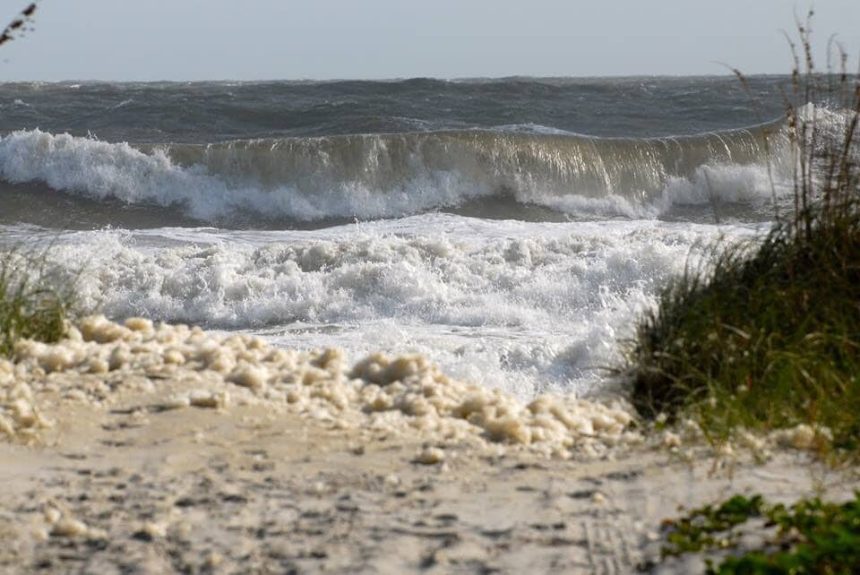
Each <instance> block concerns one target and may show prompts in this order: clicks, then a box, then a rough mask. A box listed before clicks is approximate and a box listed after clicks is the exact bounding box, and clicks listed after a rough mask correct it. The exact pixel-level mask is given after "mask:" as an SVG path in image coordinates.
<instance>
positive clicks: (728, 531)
mask: <svg viewBox="0 0 860 575" xmlns="http://www.w3.org/2000/svg"><path fill="white" fill-rule="evenodd" d="M756 519H760V520H762V522H763V523H762V525H760V526H757V527H756V528H757V529H758V530H760V531H762V530H763V531H765V532H767V534H768V536H767V537H765V539H764V542H763V543H762V544H761V545H760V546H756V547H755V548H752V549H739V543H738V542H739V540H740V537H739V535H740V534H739V529H740V528H741V527H743V526H745V525H747V524H748V523H749V522H750V521H752V520H756ZM663 530H664V533H665V538H666V545H665V546H664V547H663V550H662V558H663V559H665V558H667V557H673V556H680V555H684V554H688V553H702V552H704V553H713V552H715V551H716V552H722V553H723V554H725V553H726V552H729V554H728V555H725V556H724V557H722V558H721V559H716V560H715V559H714V558H709V559H708V560H707V565H708V568H707V572H708V573H713V574H720V575H733V574H749V575H753V574H768V575H777V574H786V575H788V574H797V575H801V574H810V575H818V574H821V575H825V574H826V575H837V574H839V575H842V574H844V575H850V574H854V573H858V572H860V492H858V493H856V494H855V496H854V499H852V500H850V501H847V502H846V503H843V504H836V503H829V502H824V501H822V500H821V499H818V498H815V499H805V500H801V501H799V502H797V503H795V504H793V505H791V506H785V505H782V504H776V505H771V504H768V503H766V502H765V501H764V499H763V498H762V497H761V496H759V495H755V496H752V497H744V496H741V495H736V496H734V497H732V498H730V499H728V500H726V501H725V502H723V503H721V504H719V505H716V506H710V505H709V506H706V507H702V508H699V509H695V510H693V511H691V512H690V513H689V514H687V515H685V516H684V517H682V518H680V519H676V520H671V521H666V522H664V524H663Z"/></svg>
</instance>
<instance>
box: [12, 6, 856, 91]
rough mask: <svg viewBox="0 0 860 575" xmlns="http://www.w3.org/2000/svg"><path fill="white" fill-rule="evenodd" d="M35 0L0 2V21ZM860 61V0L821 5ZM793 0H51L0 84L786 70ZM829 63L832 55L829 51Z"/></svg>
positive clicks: (819, 18) (824, 30)
mask: <svg viewBox="0 0 860 575" xmlns="http://www.w3.org/2000/svg"><path fill="white" fill-rule="evenodd" d="M26 4H27V0H0V6H2V8H0V16H2V17H3V18H4V20H3V25H5V23H6V22H8V21H9V20H11V19H12V18H13V17H14V15H15V13H16V12H17V10H20V9H21V8H23V7H24V6H25V5H26ZM814 6H815V9H816V19H815V21H814V29H815V31H816V38H817V42H816V44H817V45H819V46H820V47H821V50H820V52H821V53H822V54H823V52H824V50H823V46H825V45H826V44H827V39H828V38H829V36H830V35H831V34H836V35H837V38H838V39H839V40H840V41H841V42H842V43H843V44H844V45H845V47H846V48H847V50H848V51H849V53H850V55H851V56H852V59H853V61H854V62H855V63H856V61H857V55H858V53H860V0H820V1H818V2H816V3H815V4H814ZM807 7H808V4H806V3H801V2H795V1H793V0H710V1H704V0H588V1H578V0H516V1H515V0H424V1H421V2H416V1H412V0H244V1H239V0H134V1H133V0H42V1H41V2H40V7H39V11H38V13H37V16H36V21H35V28H36V29H35V30H34V31H33V32H31V33H29V34H27V35H26V37H24V38H21V39H18V40H16V41H14V42H12V43H10V44H7V45H5V46H3V47H0V81H12V80H49V81H53V80H147V81H148V80H266V79H345V78H367V79H382V78H403V77H419V76H421V77H438V78H458V77H498V76H511V75H524V76H618V75H664V74H665V75H692V74H695V75H698V74H725V73H726V68H725V67H723V66H721V65H720V64H718V62H725V63H727V64H730V65H732V66H736V67H738V68H741V69H742V70H743V71H745V72H746V73H749V74H755V73H786V72H788V71H789V68H790V65H791V60H790V56H789V51H788V48H787V43H786V41H785V39H784V38H783V36H782V33H781V30H792V29H793V27H794V14H795V10H797V11H798V12H799V13H800V14H801V15H803V14H804V13H805V11H806V9H807ZM819 60H820V62H821V64H822V66H823V65H824V63H825V62H824V57H823V56H821V55H820V56H819Z"/></svg>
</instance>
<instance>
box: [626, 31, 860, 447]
mask: <svg viewBox="0 0 860 575" xmlns="http://www.w3.org/2000/svg"><path fill="white" fill-rule="evenodd" d="M798 32H799V42H797V46H799V48H796V47H795V44H792V52H793V54H794V56H795V58H794V62H795V66H794V70H793V74H792V83H791V89H790V90H789V91H788V92H787V93H786V95H785V101H786V117H785V127H784V130H785V134H787V138H788V140H789V146H790V150H791V153H792V155H793V158H792V159H793V163H794V169H795V172H794V179H793V181H794V193H793V207H792V208H791V210H790V213H788V214H778V216H777V219H776V222H775V224H774V226H773V228H772V229H771V230H770V232H769V233H767V234H766V235H765V236H764V237H763V238H758V239H756V240H754V241H752V242H748V243H745V244H735V245H716V246H712V248H711V255H712V257H711V258H710V259H709V263H708V265H707V266H705V267H704V268H702V267H697V268H690V269H688V270H687V271H686V272H685V273H684V274H683V275H682V276H681V277H679V278H677V279H676V280H675V281H673V282H672V283H671V284H670V285H669V286H667V287H666V288H665V289H664V290H663V291H662V293H661V294H660V297H659V305H658V306H657V308H656V309H654V310H653V311H652V312H650V313H649V314H647V315H646V316H645V317H644V318H643V319H642V320H641V322H640V324H639V326H638V330H637V333H636V338H635V340H634V342H633V343H632V345H631V346H630V349H629V350H628V356H627V357H628V365H627V369H628V372H629V373H630V375H631V378H632V390H633V399H634V404H635V405H636V407H637V408H638V409H639V411H640V412H641V413H642V414H643V415H644V416H646V417H651V416H655V415H657V414H660V413H664V414H666V415H669V416H670V417H675V416H678V415H681V414H683V415H685V416H692V417H694V418H695V419H697V420H698V421H699V423H700V424H701V427H702V429H703V430H704V432H705V433H706V434H707V435H708V436H709V437H710V438H711V439H712V440H714V441H725V440H729V439H731V437H732V435H733V433H734V432H735V431H736V430H737V429H738V428H740V427H743V428H749V429H755V430H761V431H768V430H773V429H777V428H783V427H789V426H795V425H799V424H806V425H809V426H811V427H812V428H813V429H815V430H817V442H818V444H819V446H820V447H822V448H823V449H827V450H829V449H830V448H836V449H838V450H841V451H842V452H843V453H849V454H853V455H857V454H860V165H858V158H860V143H858V137H860V134H858V117H860V80H858V75H857V74H849V73H848V71H847V69H846V65H847V58H846V57H845V54H844V53H843V52H841V51H838V54H839V64H838V69H836V70H834V69H833V68H832V67H830V66H828V69H827V70H826V71H824V72H821V73H820V72H819V71H818V70H816V69H815V66H814V63H813V58H812V49H811V42H810V28H809V26H808V21H807V23H805V24H803V25H799V26H798Z"/></svg>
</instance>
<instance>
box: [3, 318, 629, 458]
mask: <svg viewBox="0 0 860 575" xmlns="http://www.w3.org/2000/svg"><path fill="white" fill-rule="evenodd" d="M0 384H2V386H0V431H3V432H4V433H6V435H12V436H14V435H17V434H18V433H19V430H20V429H26V428H38V427H39V425H40V420H39V415H38V413H39V412H38V410H37V409H36V408H35V404H34V403H33V402H32V398H33V396H34V392H41V391H51V390H55V391H56V390H57V389H58V388H61V389H62V396H63V397H65V398H70V399H71V398H74V400H76V401H88V402H90V403H92V404H93V405H97V406H98V405H109V404H111V403H112V402H115V401H117V400H118V397H119V396H120V394H121V393H122V392H123V391H124V390H127V389H128V390H132V391H144V392H155V393H156V394H159V395H163V397H164V399H163V400H162V401H161V402H160V407H161V408H162V409H184V408H203V409H219V410H224V409H227V408H228V407H229V406H230V405H232V404H257V405H265V406H268V407H270V408H271V409H273V410H275V411H291V412H295V413H299V414H301V415H303V416H305V417H309V418H314V419H318V420H322V421H326V422H329V423H331V424H332V425H333V427H335V428H339V429H353V430H358V431H359V432H360V433H361V434H363V435H366V436H373V435H380V436H386V435H396V434H413V435H416V436H417V437H419V438H421V439H423V440H425V441H428V442H430V443H432V442H436V443H445V442H463V441H466V442H477V443H479V444H484V445H492V444H504V445H508V446H512V447H516V448H526V449H529V450H534V451H538V452H541V453H544V454H546V455H548V456H556V457H567V456H569V455H570V454H571V452H572V451H575V450H577V449H578V448H582V451H583V452H585V453H595V452H600V451H601V450H605V448H606V447H608V446H612V445H618V444H623V443H634V442H638V441H640V440H641V438H640V437H639V436H638V434H636V433H634V432H631V431H630V424H631V422H632V416H631V414H630V412H629V411H628V410H627V409H625V408H624V407H623V406H622V405H619V404H613V405H607V404H604V403H599V402H593V401H586V400H580V399H577V398H575V397H573V396H565V395H543V396H540V397H538V398H536V399H534V400H532V401H530V402H523V401H522V400H520V399H518V398H517V397H515V396H513V395H511V394H508V393H505V392H503V391H501V390H498V389H491V388H488V387H483V386H478V385H475V384H471V383H467V382H462V381H458V380H455V379H452V378H450V377H448V376H447V375H445V374H444V373H442V372H441V371H440V370H439V368H438V367H437V366H436V365H434V364H433V363H432V362H431V361H429V360H428V359H427V358H426V357H424V356H421V355H402V356H399V357H388V356H386V355H384V354H382V353H376V354H372V355H370V356H368V357H367V358H365V359H363V360H361V361H359V362H358V363H356V364H355V365H354V366H352V367H350V366H349V364H348V362H347V361H346V358H345V357H344V354H343V352H342V351H341V350H338V349H326V350H321V351H311V352H304V351H297V350H288V349H277V348H272V347H270V346H269V345H268V344H267V343H266V342H265V341H264V340H262V339H260V338H257V337H252V336H248V335H229V336H224V335H217V334H211V333H207V332H204V331H203V330H200V329H199V328H189V327H188V326H185V325H168V324H158V325H155V324H153V323H152V322H151V321H149V320H146V319H142V318H131V319H128V320H126V321H125V322H124V324H118V323H114V322H111V321H110V320H108V319H107V318H105V317H104V316H92V317H88V318H85V319H84V320H82V321H81V322H80V324H79V325H78V326H77V327H72V326H70V328H69V337H67V338H66V339H64V340H62V341H60V342H58V343H56V344H44V343H38V342H33V341H22V342H19V343H18V345H16V347H15V350H14V356H13V361H12V362H10V361H5V360H0ZM189 388H190V391H189ZM16 389H17V390H18V391H14V390H16ZM37 394H38V393H36V395H37ZM28 410H29V411H28ZM10 430H11V431H10ZM433 454H434V456H435V455H437V454H436V452H433ZM428 458H429V456H428Z"/></svg>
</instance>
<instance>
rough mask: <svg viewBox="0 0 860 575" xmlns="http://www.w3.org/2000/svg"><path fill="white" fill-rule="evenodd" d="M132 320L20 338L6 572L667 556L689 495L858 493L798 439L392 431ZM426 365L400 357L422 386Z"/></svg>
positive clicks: (245, 569) (477, 564) (5, 452)
mask: <svg viewBox="0 0 860 575" xmlns="http://www.w3.org/2000/svg"><path fill="white" fill-rule="evenodd" d="M127 325H130V326H132V328H134V329H130V328H128V327H125V326H120V325H117V324H113V323H110V322H107V321H103V320H102V319H99V318H97V319H95V320H93V321H91V322H90V323H89V324H86V323H85V325H84V326H83V329H82V330H81V331H82V332H83V335H84V336H86V337H83V336H82V337H80V338H79V339H72V340H66V341H64V342H61V343H60V344H58V345H56V346H37V347H36V348H32V347H27V345H22V346H19V350H18V353H19V359H18V361H17V362H16V363H15V364H8V365H7V368H9V367H10V366H11V371H12V372H13V373H14V374H16V377H17V381H18V383H19V384H20V382H22V381H26V382H28V383H27V387H28V388H29V395H28V398H27V399H23V396H24V395H27V393H26V392H24V391H22V389H21V386H20V385H17V386H15V385H9V384H8V382H9V381H12V380H11V379H10V378H7V380H6V381H7V384H6V385H5V386H4V388H3V389H4V393H5V394H6V395H5V396H4V401H5V403H4V404H3V407H2V410H0V411H2V413H3V414H5V415H4V417H5V418H6V420H7V427H12V426H15V425H17V427H16V430H17V431H16V433H15V435H14V436H11V435H10V434H9V433H6V434H5V436H4V437H5V440H4V442H3V443H0V462H2V465H0V480H2V482H3V485H4V489H3V491H2V494H0V508H2V514H0V538H2V540H3V544H2V545H0V549H2V551H0V571H2V572H4V573H28V572H33V573H35V572H47V573H170V572H179V573H318V572H319V573H323V572H324V573H525V572H528V573H630V572H634V571H636V569H637V568H649V566H651V565H653V563H654V562H655V561H656V560H657V559H658V558H659V550H660V541H659V538H660V535H659V529H660V524H661V521H662V520H664V519H666V518H670V517H674V516H676V515H677V514H678V510H679V507H680V506H684V507H687V508H689V507H694V506H698V505H702V504H707V503H713V502H715V501H717V500H719V499H720V498H722V497H725V496H727V495H730V494H735V493H745V494H749V493H762V494H765V495H767V496H768V497H769V498H772V499H774V500H778V501H790V500H794V499H796V498H798V497H800V496H804V495H810V494H821V493H824V494H828V495H830V496H833V497H837V498H838V497H844V496H847V495H850V492H851V490H852V488H856V485H857V476H856V472H855V471H853V470H842V471H835V470H832V469H827V468H825V467H823V466H822V465H821V464H819V463H816V462H814V461H812V460H811V459H810V456H809V455H807V454H805V453H804V452H802V451H797V450H786V449H775V450H772V451H771V452H770V456H769V458H768V459H767V460H766V461H764V462H754V461H752V459H753V458H752V457H751V456H750V452H749V451H748V450H738V451H737V452H736V453H734V454H729V453H728V452H725V451H724V452H723V453H722V454H720V455H717V454H714V453H713V452H712V451H711V450H710V449H708V448H707V447H706V446H704V445H702V444H701V443H698V444H696V443H688V442H683V443H682V444H681V445H680V446H675V441H674V437H673V436H669V438H668V440H667V437H666V436H662V437H651V436H645V437H641V436H639V437H638V438H637V435H638V434H636V433H633V432H631V431H629V429H627V430H625V431H618V430H610V429H609V428H605V430H604V431H603V432H596V433H591V434H583V433H582V432H581V431H580V432H577V431H575V430H574V429H575V428H574V427H573V426H572V427H570V428H566V429H567V432H566V433H567V438H568V440H564V441H562V440H559V439H558V438H555V439H554V438H553V437H551V436H547V438H546V439H547V441H549V442H550V445H552V446H554V448H553V449H544V448H540V439H541V437H539V436H537V435H535V434H534V432H532V435H533V436H534V437H532V438H531V440H530V441H529V444H527V445H526V444H517V443H516V442H515V440H514V439H512V437H502V436H493V435H492V434H491V433H489V432H488V431H487V430H488V429H489V428H488V427H487V426H486V425H485V426H484V427H483V428H481V427H479V426H476V425H475V424H474V423H470V422H468V421H465V420H463V419H462V418H460V419H457V418H456V417H454V416H452V415H444V414H443V415H441V416H440V417H439V422H443V423H445V422H447V424H449V425H447V426H446V425H443V424H441V423H439V422H437V425H435V426H431V427H429V428H428V427H426V426H423V425H414V421H415V419H416V416H415V415H410V414H408V413H406V412H405V411H399V410H397V409H395V408H391V409H387V410H385V411H384V412H383V413H388V414H389V417H388V420H387V421H388V423H389V424H390V425H388V426H385V427H383V426H380V425H378V424H377V425H376V426H375V428H374V426H373V425H371V424H370V423H369V422H370V419H361V417H362V416H361V415H356V414H361V413H365V412H366V411H367V410H366V406H365V408H361V409H359V410H358V411H356V412H355V413H352V411H351V408H350V406H349V402H348V403H347V404H344V405H343V406H342V408H341V409H340V410H331V411H330V413H329V415H330V416H329V417H322V416H320V413H319V412H318V409H319V408H320V405H328V406H329V407H331V403H330V400H329V399H324V400H323V403H322V404H320V403H316V404H315V403H314V402H313V401H311V402H309V403H307V405H305V406H304V407H303V408H302V409H298V410H294V409H289V408H283V409H280V408H276V407H275V406H276V405H277V404H276V403H275V402H274V400H273V399H272V398H273V397H275V396H277V395H278V393H279V388H278V385H279V384H278V383H277V380H278V379H279V378H278V377H275V376H272V375H270V376H269V378H268V379H267V380H266V381H265V382H261V383H260V386H258V387H256V388H249V387H248V386H247V383H248V382H247V381H244V382H242V383H244V384H245V385H240V384H239V383H237V382H236V378H235V373H234V372H235V369H236V368H235V366H233V364H232V363H231V361H232V360H231V358H230V357H227V356H219V357H220V358H221V360H222V361H224V362H226V364H230V366H231V369H225V370H224V371H225V372H226V373H224V374H222V373H220V372H218V371H216V370H214V369H211V367H212V366H211V365H209V366H208V367H206V366H204V364H203V363H195V362H194V360H193V353H192V351H191V350H190V349H189V347H188V346H189V345H190V344H188V341H189V340H191V341H194V342H195V345H197V346H198V347H202V348H205V349H212V348H211V345H210V344H211V342H213V341H217V342H219V343H220V344H221V347H220V348H219V349H222V350H224V349H228V348H229V346H228V345H224V339H223V337H222V336H211V335H209V334H205V332H199V331H198V330H188V329H187V328H185V331H182V330H180V331H182V333H185V334H186V337H185V339H184V340H182V338H178V339H177V340H176V341H174V340H173V339H171V338H168V337H166V336H165V334H166V333H167V332H170V333H173V334H176V333H177V330H175V329H173V328H172V327H170V326H152V325H151V324H148V323H146V322H141V321H138V320H130V322H129V323H128V324H127ZM87 326H89V327H87ZM94 326H95V327H94ZM88 330H89V331H88ZM200 333H204V335H202V336H201V335H197V336H193V335H192V334H200ZM106 334H107V335H106ZM158 334H161V336H159V335H158ZM159 337H161V338H162V339H165V340H170V341H171V342H172V343H170V346H171V350H173V351H177V350H180V351H182V352H184V355H183V357H184V360H183V362H182V363H183V366H182V368H177V369H175V370H174V371H173V373H172V375H170V376H168V375H166V372H165V371H164V366H165V365H171V364H170V363H165V361H164V360H165V358H168V360H169V361H176V362H177V363H179V361H178V358H177V357H173V359H172V360H170V359H169V358H170V357H171V355H170V353H169V352H168V350H167V348H166V347H165V346H164V345H162V346H161V347H158V346H155V345H152V346H149V347H147V346H146V345H145V344H146V343H147V342H154V341H156V340H158V338H159ZM195 338H196V339H195ZM219 338H220V339H219ZM99 339H101V340H103V341H102V342H101V343H99V342H97V341H96V340H99ZM183 342H184V343H183ZM247 342H248V344H249V346H250V348H251V349H254V348H255V346H258V345H259V353H258V356H260V357H268V354H269V353H270V351H271V350H269V349H268V348H267V347H266V346H265V345H264V344H257V343H251V339H248V340H247ZM183 345H186V347H182V346H183ZM233 345H234V346H235V340H233ZM76 346H77V348H78V349H80V350H86V351H87V354H86V356H84V355H81V356H79V357H75V355H74V353H72V352H71V351H70V350H72V349H74V348H76ZM117 349H127V350H129V355H128V357H127V358H126V359H125V361H123V362H119V360H116V361H114V363H113V364H112V365H108V366H107V367H108V369H107V370H106V371H105V372H103V373H92V371H93V368H94V366H95V368H96V371H98V367H99V366H98V364H97V363H96V362H95V360H94V358H98V357H100V355H105V356H107V357H111V356H114V357H115V358H116V356H117V355H118V353H119V352H117V351H116V350H117ZM131 350H137V353H134V352H132V351H131ZM144 350H147V351H144ZM65 352H69V353H70V355H67V356H63V353H65ZM246 352H247V349H246ZM159 353H160V357H161V363H160V364H158V362H156V361H155V359H154V358H156V357H158V354H159ZM60 356H63V357H66V361H65V363H63V362H59V363H53V364H51V363H50V361H51V360H52V358H53V360H57V357H60ZM185 360H187V361H185ZM265 364H266V362H265V361H261V362H258V363H257V364H255V365H256V366H257V367H260V366H261V365H265ZM49 365H50V367H51V368H52V369H51V373H47V372H46V370H45V369H44V368H45V367H46V366H49ZM159 365H160V367H159ZM173 365H176V364H173ZM359 365H361V364H359ZM216 367H217V366H216ZM428 369H430V368H428ZM159 370H161V371H162V373H161V375H156V373H157V372H159ZM7 371H8V369H7ZM147 371H148V374H147ZM352 371H353V373H354V372H355V368H353V370H352ZM83 372H86V373H83ZM431 372H432V369H431ZM191 373H196V374H198V376H197V377H190V376H189V374H191ZM231 374H232V375H231ZM424 375H425V376H426V373H425V374H424ZM411 377H413V380H410V375H409V374H408V373H404V374H401V377H400V379H401V380H402V381H403V382H406V383H405V386H406V388H409V387H410V385H411V384H410V383H409V382H410V381H414V378H415V377H418V376H416V375H415V374H413V375H412V376H411ZM434 377H437V382H438V381H443V380H441V379H438V378H439V376H438V375H436V376H434ZM207 378H208V379H207ZM231 379H232V381H231ZM280 379H283V378H280ZM419 380H420V378H419ZM394 383H396V382H389V384H388V385H392V384H394ZM426 384H427V382H426V381H425V385H426ZM302 385H304V386H305V387H310V388H313V385H312V384H310V385H308V384H302ZM367 385H375V384H370V383H368V382H367V381H365V383H364V384H363V386H364V387H366V386H367ZM444 385H447V386H448V387H451V388H452V389H453V388H456V386H457V384H456V382H450V381H447V382H446V383H445V384H444ZM263 386H265V388H264V387H263ZM383 387H385V386H383ZM204 388H205V390H206V391H205V392H204V391H203V389H204ZM16 389H17V391H15V390H16ZM225 392H226V393H227V394H232V399H227V400H225ZM219 393H220V394H221V395H219ZM16 394H17V396H16V397H13V396H15V395H16ZM207 394H208V395H207ZM204 396H205V397H204ZM218 397H220V398H221V399H220V400H218V401H216V399H214V398H218ZM228 397H229V396H228ZM243 397H244V398H245V399H242V398H243ZM452 397H453V396H452ZM95 398H98V399H95ZM206 398H208V399H206ZM511 401H513V400H511ZM546 401H549V400H546ZM22 402H23V403H22ZM24 403H26V405H27V406H29V407H26V406H25V405H24ZM284 405H288V404H287V403H286V402H285V403H284ZM576 405H578V406H579V408H578V409H580V411H579V412H578V413H580V414H581V415H582V414H588V413H594V412H589V411H588V410H586V408H585V407H584V406H587V405H588V403H587V402H583V403H578V404H576ZM523 409H524V411H523V413H520V414H519V415H517V417H519V420H520V421H530V422H531V423H530V425H531V426H532V427H531V428H532V429H534V420H528V418H527V417H526V415H527V414H528V413H529V411H528V409H527V408H523ZM595 409H596V408H595ZM574 411H575V410H574ZM598 411H599V410H598ZM436 412H437V413H442V412H441V411H440V410H437V411H436ZM338 413H342V414H346V415H349V414H352V415H351V416H350V417H345V418H338V417H337V414H338ZM352 416H354V417H358V418H359V419H351V417H352ZM425 416H426V414H425ZM529 417H530V416H529ZM455 419H456V420H457V421H454V420H455ZM448 420H451V421H448ZM473 421H475V422H477V421H478V419H476V418H474V417H473ZM572 425H573V424H572ZM461 427H462V428H463V429H466V428H475V430H474V432H472V431H469V430H468V429H467V430H466V431H463V430H462V429H461ZM526 428H529V427H528V426H526ZM428 429H429V431H428ZM440 429H441V430H446V431H445V432H444V433H442V434H441V435H440V433H439V430H440ZM452 429H457V430H460V432H458V433H454V432H452V431H451V430H452ZM585 435H590V437H585ZM679 439H680V438H679ZM532 440H533V441H532ZM532 443H534V445H532ZM535 446H537V448H535ZM562 447H563V452H564V453H563V456H562V455H561V449H562ZM670 447H671V449H670ZM661 569H662V571H659V570H658V571H657V572H678V573H684V572H691V570H694V569H695V566H694V565H691V564H689V563H680V562H669V563H667V564H665V565H664V566H662V567H661Z"/></svg>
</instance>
